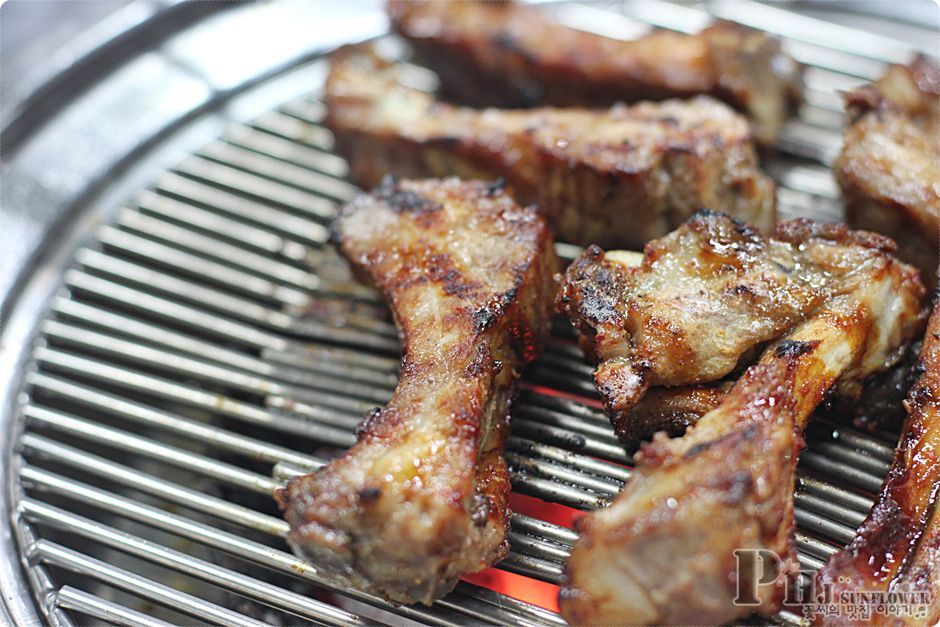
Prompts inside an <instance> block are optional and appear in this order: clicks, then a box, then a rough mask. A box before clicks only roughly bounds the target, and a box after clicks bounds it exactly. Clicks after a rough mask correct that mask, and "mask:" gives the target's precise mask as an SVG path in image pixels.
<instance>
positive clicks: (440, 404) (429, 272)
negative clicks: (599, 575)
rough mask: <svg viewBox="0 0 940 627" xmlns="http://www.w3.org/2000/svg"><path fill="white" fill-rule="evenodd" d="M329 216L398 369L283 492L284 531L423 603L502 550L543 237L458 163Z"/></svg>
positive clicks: (320, 561)
mask: <svg viewBox="0 0 940 627" xmlns="http://www.w3.org/2000/svg"><path fill="white" fill-rule="evenodd" d="M335 232H336V236H337V239H338V244H339V248H340V250H341V252H342V253H343V255H345V256H346V258H347V259H348V260H349V262H350V263H351V264H352V266H353V268H354V269H355V270H356V271H357V272H358V273H359V274H360V275H362V276H364V277H368V278H370V279H371V280H372V281H373V282H374V283H375V284H376V285H377V286H378V287H379V288H380V289H381V290H382V292H383V293H384V295H385V297H386V298H387V300H388V302H389V304H390V305H391V308H392V312H393V314H394V316H395V320H396V323H397V325H398V328H399V333H400V337H401V343H402V347H403V355H404V356H403V359H402V369H401V370H402V375H401V381H400V383H399V385H398V387H397V388H396V390H395V393H394V395H393V397H392V400H391V401H390V402H389V403H388V405H386V406H385V407H384V408H381V409H376V410H374V411H373V412H371V413H370V414H369V415H367V416H366V417H365V419H364V420H363V422H362V423H361V424H360V426H359V428H358V430H357V435H358V442H357V443H356V444H355V445H354V446H353V447H352V448H351V449H350V450H349V451H347V452H346V453H345V454H344V455H342V456H341V457H339V458H337V459H334V460H333V461H331V462H330V463H329V464H327V465H326V466H325V467H323V468H321V469H320V470H318V471H317V472H315V473H313V474H310V475H306V476H303V477H299V478H296V479H293V480H291V481H290V483H288V485H287V487H286V488H284V489H283V490H281V491H280V492H279V494H278V499H279V501H280V504H281V507H282V509H283V510H284V514H285V517H286V518H287V520H288V522H289V523H290V525H291V532H290V535H289V536H288V540H289V542H290V544H291V546H292V547H293V548H294V550H295V551H296V552H297V553H298V554H299V555H301V556H303V557H305V558H307V559H309V560H310V561H311V562H313V563H314V564H316V567H317V569H318V571H319V572H321V573H323V574H324V575H326V576H330V577H333V578H335V579H336V580H337V581H339V582H341V583H343V584H345V585H351V586H354V587H356V588H359V589H361V590H365V591H368V592H371V593H373V594H377V595H381V596H383V597H385V598H387V599H390V600H392V601H394V602H398V603H414V602H423V603H430V602H431V601H433V600H434V599H437V598H439V597H441V596H443V595H444V594H446V593H447V592H448V591H450V590H451V589H452V588H453V587H454V585H455V584H456V582H457V579H458V577H460V576H461V575H463V574H465V573H470V572H476V571H479V570H482V569H484V568H487V567H488V566H490V565H491V564H493V563H494V562H495V561H497V560H499V559H501V558H502V557H503V556H504V555H505V554H506V551H507V550H508V543H507V540H506V533H507V531H508V524H509V510H508V507H507V498H508V495H509V478H508V472H507V468H506V463H505V461H504V459H503V456H502V450H503V444H504V442H505V439H506V435H507V430H508V427H509V404H510V396H511V390H512V386H513V383H514V381H515V380H516V378H517V377H518V374H519V370H520V369H521V368H522V367H523V366H524V365H525V364H526V363H528V362H529V361H531V360H532V359H534V358H535V356H536V355H537V354H538V352H539V350H540V347H541V346H542V344H543V342H544V339H545V338H546V336H547V334H548V332H549V321H550V313H551V303H552V298H553V296H554V289H555V285H554V282H553V279H552V276H553V272H555V271H556V270H557V268H558V265H557V264H558V261H557V258H556V257H555V253H554V247H553V242H552V237H551V234H550V232H549V230H548V227H547V225H546V224H545V222H544V220H543V219H542V218H541V217H540V216H539V215H538V214H537V213H536V212H535V211H534V210H532V209H523V208H520V207H519V206H518V205H516V204H515V203H514V202H513V201H512V200H511V199H510V197H509V196H508V195H506V194H505V193H504V192H503V191H502V189H501V187H500V186H499V185H498V184H497V185H494V184H489V183H481V182H462V181H459V180H457V179H447V180H443V181H439V180H426V181H400V182H398V181H395V180H392V179H387V180H386V181H385V182H383V184H382V185H381V186H380V187H379V188H378V189H376V190H375V191H374V192H372V193H371V194H368V195H365V194H363V195H360V196H358V197H357V198H355V199H354V200H352V201H351V202H350V203H349V204H348V205H346V206H345V207H344V208H343V209H342V211H341V213H340V215H339V216H338V218H337V220H336V223H335Z"/></svg>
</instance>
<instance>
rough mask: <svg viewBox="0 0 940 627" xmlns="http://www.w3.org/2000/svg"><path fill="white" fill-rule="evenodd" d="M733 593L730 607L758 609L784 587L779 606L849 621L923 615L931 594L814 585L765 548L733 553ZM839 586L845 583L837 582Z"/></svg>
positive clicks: (904, 589) (906, 589) (900, 588)
mask: <svg viewBox="0 0 940 627" xmlns="http://www.w3.org/2000/svg"><path fill="white" fill-rule="evenodd" d="M734 558H735V568H736V575H737V591H736V592H737V594H736V596H735V599H734V604H735V605H739V606H744V607H747V606H757V605H759V604H760V603H761V599H762V598H763V596H762V593H764V595H766V593H767V592H769V591H770V590H771V588H774V589H777V588H779V587H780V586H781V585H782V586H783V587H784V602H783V604H784V606H785V607H787V608H789V609H791V610H794V611H796V612H798V613H802V615H803V616H804V618H806V619H808V620H812V619H814V618H819V617H825V616H839V617H842V618H844V619H846V620H847V621H849V622H862V621H866V622H867V621H870V620H871V619H872V618H873V617H875V618H877V617H884V618H885V619H888V618H890V617H896V618H914V619H918V618H920V619H923V618H925V617H926V616H927V613H928V611H929V609H930V604H931V602H932V601H933V593H932V592H931V591H929V590H915V589H913V588H911V587H909V586H905V585H899V586H896V587H894V588H892V589H891V590H890V591H884V590H854V589H851V586H842V585H839V586H836V585H834V584H833V583H832V582H826V583H823V584H819V583H818V582H817V581H816V580H815V578H814V577H813V576H812V574H811V573H809V572H804V571H800V570H799V568H798V567H796V566H795V565H793V564H792V562H791V561H790V560H784V559H781V558H780V556H779V555H777V554H776V553H774V552H773V551H768V550H765V549H737V550H735V551H734ZM838 583H839V584H845V583H847V582H845V581H843V580H840V581H839V582H838Z"/></svg>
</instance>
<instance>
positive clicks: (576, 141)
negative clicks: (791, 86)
mask: <svg viewBox="0 0 940 627" xmlns="http://www.w3.org/2000/svg"><path fill="white" fill-rule="evenodd" d="M326 102H327V105H328V114H327V118H326V124H327V126H328V127H329V128H330V129H331V130H332V131H333V133H334V134H335V135H336V146H337V149H338V150H339V151H340V153H342V154H343V155H344V156H345V157H346V158H347V159H348V160H349V162H350V167H351V175H352V177H353V179H354V180H356V181H357V182H358V183H359V184H361V185H365V186H369V185H374V184H375V183H377V182H378V181H379V180H381V178H382V176H384V175H385V174H386V173H387V172H391V173H393V174H397V175H401V176H410V177H421V176H445V175H458V176H462V177H464V178H485V179H491V178H502V179H504V180H506V181H507V183H508V184H509V187H510V191H511V192H512V193H513V194H515V196H516V198H517V199H518V200H519V201H520V202H521V203H524V204H528V203H535V204H537V205H538V206H539V208H540V210H541V211H542V212H543V213H544V215H545V216H546V217H547V218H548V220H549V222H550V224H551V225H552V227H553V229H554V232H555V234H556V235H557V236H558V237H559V238H560V239H565V240H568V241H570V242H574V243H581V244H592V243H596V244H601V245H611V244H614V245H619V246H627V247H629V246H634V247H638V246H641V245H642V244H643V243H644V242H646V241H648V240H649V239H652V238H653V237H659V236H661V235H663V234H665V233H666V232H668V231H669V230H670V229H672V228H674V227H676V226H677V225H678V224H679V223H681V222H682V221H683V220H685V219H686V218H687V217H688V216H689V215H691V214H692V213H693V212H694V211H696V210H697V209H698V208H700V207H703V206H710V207H716V208H719V209H722V210H724V211H727V212H728V213H731V214H733V215H736V216H739V217H741V218H743V219H746V220H748V221H750V222H752V223H753V224H756V225H758V226H760V227H765V228H770V226H771V225H772V224H773V221H774V206H775V205H774V202H775V201H774V185H773V182H772V181H771V180H770V179H769V178H768V177H766V176H765V175H764V174H763V173H761V171H760V169H759V168H758V165H757V158H756V155H755V151H754V147H753V145H752V142H751V136H750V131H749V129H748V125H747V122H746V120H745V119H744V118H742V117H741V116H740V115H738V114H736V113H735V112H734V111H732V110H731V109H729V108H728V107H727V106H725V105H723V104H721V103H719V102H717V101H714V100H711V99H709V98H706V97H700V98H696V99H694V100H692V101H689V102H684V101H677V100H672V101H668V102H663V103H642V104H638V105H636V106H633V107H629V108H627V107H623V106H618V107H614V108H612V109H610V110H609V111H589V110H586V109H549V108H546V109H536V110H530V111H520V110H516V111H503V110H496V109H491V110H486V111H477V110H474V109H465V108H460V107H454V106H451V105H447V104H444V103H441V102H438V101H436V100H435V99H434V98H433V97H432V96H431V95H430V94H428V93H426V92H422V91H419V90H417V89H414V88H411V87H408V86H407V72H406V71H405V69H404V68H403V67H402V66H401V65H398V64H394V63H390V62H388V61H386V60H383V59H382V58H381V57H379V56H378V55H377V54H375V53H374V52H373V51H372V50H370V49H369V48H362V47H351V48H345V49H341V50H340V51H338V52H337V53H335V54H334V55H333V57H332V64H331V69H330V75H329V78H328V79H327V85H326Z"/></svg>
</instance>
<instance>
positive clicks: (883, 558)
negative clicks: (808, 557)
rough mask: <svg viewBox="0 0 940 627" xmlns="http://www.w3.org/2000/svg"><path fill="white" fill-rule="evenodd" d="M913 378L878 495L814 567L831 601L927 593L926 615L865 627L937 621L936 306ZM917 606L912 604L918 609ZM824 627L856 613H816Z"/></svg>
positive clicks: (939, 442) (939, 341) (874, 621)
mask: <svg viewBox="0 0 940 627" xmlns="http://www.w3.org/2000/svg"><path fill="white" fill-rule="evenodd" d="M918 370H919V371H920V372H921V375H920V377H919V378H918V379H917V381H916V382H915V384H914V386H913V388H912V389H911V393H910V396H909V397H908V400H907V402H906V403H905V405H906V407H907V410H908V417H907V421H906V422H905V425H904V429H903V433H902V435H901V442H900V445H899V446H898V448H897V450H896V451H895V454H894V463H893V464H892V465H891V470H890V471H888V476H887V478H886V479H885V482H884V485H883V486H882V488H881V495H880V496H879V497H878V501H877V503H876V504H875V507H874V508H873V509H872V511H871V513H870V514H869V515H868V518H867V519H866V520H865V522H864V523H862V526H861V527H860V528H859V530H858V535H856V537H855V539H854V540H853V541H852V543H851V544H850V545H849V546H848V547H846V549H845V550H843V551H841V552H839V553H836V554H835V555H833V556H832V557H831V558H830V559H829V561H828V562H827V563H826V565H825V566H823V568H822V569H820V571H819V574H818V579H817V581H818V584H819V586H818V587H817V590H818V591H820V590H822V586H823V585H829V586H832V588H831V595H832V596H831V598H832V601H831V602H833V603H837V604H838V603H841V602H842V601H840V598H841V596H842V595H843V594H845V593H853V592H885V593H887V592H901V591H904V590H905V589H906V590H907V591H908V592H912V593H923V592H927V593H930V594H931V595H932V598H930V600H929V602H928V611H927V615H926V616H916V615H911V614H909V613H907V612H906V611H903V610H902V611H900V612H898V613H889V612H879V611H878V610H877V607H878V603H875V604H873V605H874V607H872V608H869V609H870V610H872V613H871V615H870V617H869V620H867V621H865V624H869V625H888V624H896V625H934V624H936V623H937V621H940V507H938V504H937V500H938V498H940V303H938V304H937V306H935V307H934V312H933V315H932V316H931V319H930V324H929V325H928V326H927V334H926V335H925V337H924V344H923V348H922V349H921V354H920V365H919V367H918ZM921 602H922V601H912V603H914V604H919V603H921ZM817 622H818V623H819V624H825V625H850V624H852V625H858V624H861V623H860V619H859V617H858V616H852V617H849V616H845V615H829V616H821V615H820V616H817Z"/></svg>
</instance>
